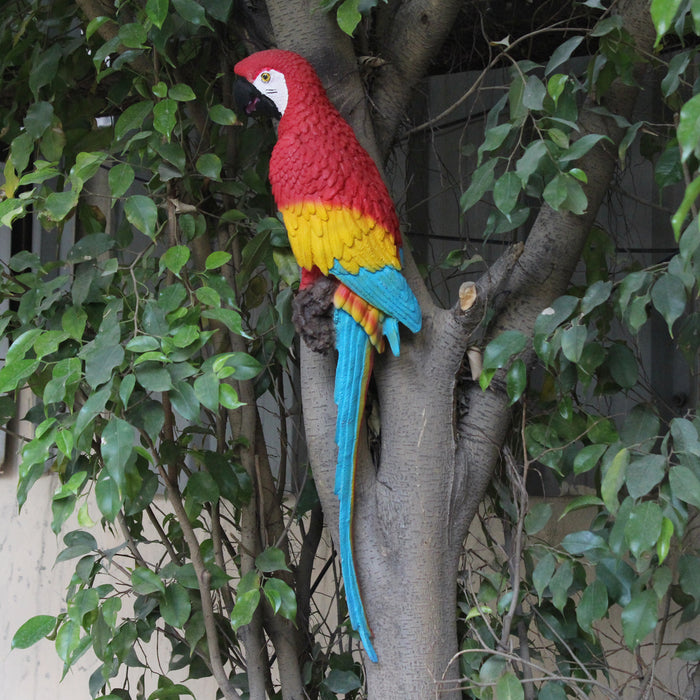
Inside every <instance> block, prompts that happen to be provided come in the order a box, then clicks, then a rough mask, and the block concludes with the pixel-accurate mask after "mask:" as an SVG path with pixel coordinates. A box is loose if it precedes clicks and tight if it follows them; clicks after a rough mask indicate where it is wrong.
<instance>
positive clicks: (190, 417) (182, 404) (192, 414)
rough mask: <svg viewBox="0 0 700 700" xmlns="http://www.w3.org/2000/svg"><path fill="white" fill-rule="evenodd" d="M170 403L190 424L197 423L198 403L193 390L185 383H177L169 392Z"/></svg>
mask: <svg viewBox="0 0 700 700" xmlns="http://www.w3.org/2000/svg"><path fill="white" fill-rule="evenodd" d="M170 401H171V403H172V405H173V408H174V409H175V410H176V411H177V412H178V413H179V414H180V415H181V416H182V417H183V418H184V419H185V420H186V421H190V422H192V423H197V422H198V421H199V411H200V403H199V400H198V399H197V396H196V394H195V393H194V389H193V388H192V387H191V386H190V385H189V384H188V383H187V382H185V381H180V382H178V383H177V385H176V386H175V387H173V389H171V391H170Z"/></svg>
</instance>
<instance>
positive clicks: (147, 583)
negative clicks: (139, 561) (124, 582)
mask: <svg viewBox="0 0 700 700" xmlns="http://www.w3.org/2000/svg"><path fill="white" fill-rule="evenodd" d="M131 585H132V586H133V588H134V590H135V591H136V592H137V593H138V594H139V595H150V594H151V593H163V594H165V584H164V583H163V581H162V580H161V578H160V576H158V574H156V573H154V572H153V571H151V570H150V569H147V568H145V567H143V566H137V567H136V568H135V569H134V570H133V571H132V572H131Z"/></svg>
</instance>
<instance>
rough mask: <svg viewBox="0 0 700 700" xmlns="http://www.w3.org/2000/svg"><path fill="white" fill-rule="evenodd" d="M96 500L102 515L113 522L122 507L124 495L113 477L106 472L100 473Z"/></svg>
mask: <svg viewBox="0 0 700 700" xmlns="http://www.w3.org/2000/svg"><path fill="white" fill-rule="evenodd" d="M95 500H96V501H97V507H98V508H99V509H100V513H102V515H103V516H104V517H105V518H106V519H107V520H108V521H109V522H113V521H114V519H115V518H116V517H117V514H118V513H119V509H120V508H121V506H122V501H123V495H122V493H121V492H120V490H119V487H118V486H117V483H116V482H115V481H114V479H112V477H110V476H109V474H107V471H106V470H103V471H101V472H100V475H99V476H98V477H97V483H96V484H95Z"/></svg>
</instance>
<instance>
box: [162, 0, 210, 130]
mask: <svg viewBox="0 0 700 700" xmlns="http://www.w3.org/2000/svg"><path fill="white" fill-rule="evenodd" d="M202 13H204V10H202ZM176 123H177V102H175V100H172V99H170V98H169V97H168V98H166V99H164V100H161V101H160V102H156V104H155V105H154V107H153V127H154V128H155V130H156V131H157V132H158V133H160V134H163V136H165V138H166V139H167V140H168V141H169V140H170V135H171V134H172V133H173V129H174V128H175V124H176Z"/></svg>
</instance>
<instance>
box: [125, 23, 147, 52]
mask: <svg viewBox="0 0 700 700" xmlns="http://www.w3.org/2000/svg"><path fill="white" fill-rule="evenodd" d="M118 36H119V41H121V43H122V44H123V45H124V46H126V47H127V48H129V49H140V48H143V47H144V43H145V42H146V40H147V39H148V33H147V32H146V30H145V29H144V27H142V26H141V25H140V24H137V23H136V22H128V23H127V24H122V25H121V26H120V27H119V33H118Z"/></svg>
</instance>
